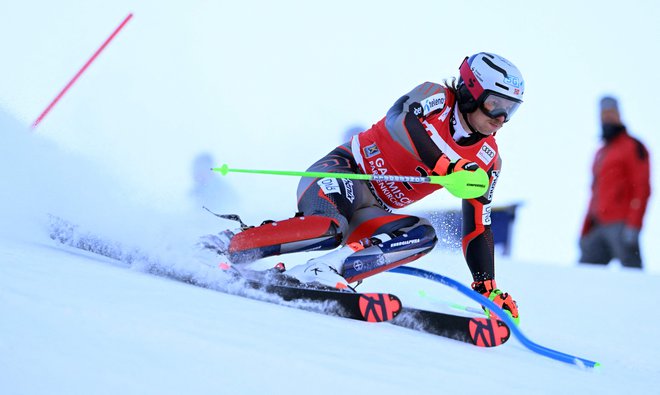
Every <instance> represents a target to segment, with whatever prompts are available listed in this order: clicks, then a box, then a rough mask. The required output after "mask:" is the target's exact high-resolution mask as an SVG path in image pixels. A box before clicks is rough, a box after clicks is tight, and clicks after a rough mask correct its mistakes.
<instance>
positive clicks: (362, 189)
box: [205, 52, 524, 320]
mask: <svg viewBox="0 0 660 395" xmlns="http://www.w3.org/2000/svg"><path fill="white" fill-rule="evenodd" d="M459 70H460V78H459V79H458V82H456V79H455V78H454V79H452V81H451V82H447V81H446V80H445V82H444V84H443V85H441V84H437V83H432V82H425V83H423V84H421V85H419V86H417V87H416V88H414V89H413V90H412V91H410V92H409V93H407V94H406V95H404V96H402V97H401V98H400V99H399V100H397V101H396V102H395V103H394V105H393V106H392V107H391V108H390V109H389V111H388V112H387V115H386V116H385V117H384V118H383V119H381V120H380V121H379V122H377V123H376V124H375V125H373V126H372V127H371V128H370V129H368V130H365V131H363V132H361V133H359V134H358V135H356V136H354V137H353V138H352V139H351V140H350V141H349V142H347V143H345V144H343V145H340V146H339V147H337V148H335V149H334V150H332V151H331V152H330V153H329V154H327V155H326V156H325V157H323V158H321V159H320V160H319V161H317V162H316V163H314V164H313V165H312V166H311V167H310V168H309V171H322V172H335V173H364V174H388V175H419V176H428V175H448V174H452V173H454V172H459V171H475V170H477V169H478V168H480V167H481V168H483V169H484V170H485V171H486V172H487V174H488V176H489V181H490V184H489V188H488V190H487V192H486V193H485V194H484V195H483V196H481V197H478V198H475V199H467V200H463V241H462V244H463V253H464V256H465V259H466V261H467V265H468V267H469V269H470V271H471V272H472V277H473V279H474V282H473V283H472V288H473V289H474V290H476V291H478V292H480V293H481V294H483V295H484V296H486V297H488V298H489V299H490V300H492V301H493V302H495V303H496V304H497V305H499V306H500V307H502V308H503V309H505V310H507V311H508V312H510V313H511V316H512V317H513V318H514V320H517V319H518V308H517V305H516V303H515V301H514V300H513V299H512V297H511V296H510V295H509V294H507V293H504V292H502V291H500V290H499V289H498V288H497V285H496V283H495V264H494V250H493V236H492V233H491V229H490V206H491V200H492V196H493V189H494V187H495V183H496V181H497V178H498V176H499V172H500V168H501V163H502V160H501V159H500V156H499V153H498V149H497V143H496V142H495V133H496V132H497V131H498V130H499V129H500V128H501V127H502V126H503V124H504V123H506V122H508V121H509V120H510V119H511V117H512V116H513V114H514V113H515V111H516V110H517V109H518V107H519V106H520V104H521V103H522V96H523V92H524V82H523V78H522V75H521V73H520V71H519V70H518V69H517V68H516V67H515V66H514V65H513V64H512V63H511V62H509V61H508V60H506V59H504V58H503V57H501V56H499V55H495V54H492V53H486V52H481V53H477V54H475V55H472V56H470V57H466V58H465V60H464V61H463V63H462V64H461V66H460V68H459ZM440 188H441V187H440V186H439V185H436V184H409V183H405V182H404V183H402V182H383V181H352V180H346V179H338V178H323V179H318V178H317V179H312V178H303V179H301V181H300V183H299V186H298V209H299V213H298V214H296V216H295V217H293V218H289V219H285V220H282V221H265V222H264V223H263V224H262V225H261V226H257V227H252V228H247V229H243V231H241V232H238V233H235V234H234V232H231V231H224V232H221V233H220V234H219V235H217V236H213V237H210V238H207V239H206V241H205V244H206V245H207V246H212V247H213V248H214V249H216V250H217V251H219V252H220V253H222V254H223V255H225V256H227V258H228V259H229V260H230V261H231V262H232V263H244V262H251V261H254V260H256V259H259V258H262V257H267V256H273V255H279V254H284V253H291V252H299V251H316V250H328V249H334V251H332V252H330V253H328V254H325V255H323V256H320V257H317V258H314V259H311V260H309V261H308V262H307V264H305V265H299V266H296V267H294V268H292V269H290V270H288V271H286V272H285V274H286V275H288V276H292V277H295V278H296V279H298V280H299V281H301V282H305V283H312V282H316V283H320V284H323V285H327V286H332V287H335V288H346V287H348V284H349V283H353V282H356V281H360V280H362V279H364V278H366V277H369V276H373V275H375V274H377V273H380V272H383V271H386V270H389V269H391V268H393V267H396V266H400V265H403V264H405V263H408V262H411V261H414V260H416V259H418V258H420V257H422V256H423V255H425V254H427V253H428V252H430V251H431V250H432V249H433V247H434V246H435V244H436V241H437V238H436V235H435V231H434V229H433V227H432V226H431V224H430V222H429V221H428V220H426V219H424V218H419V217H416V216H412V215H403V214H393V213H392V210H394V209H401V208H404V207H406V206H408V205H410V204H412V203H414V202H416V201H418V200H420V199H422V198H424V197H425V196H427V195H429V194H431V193H432V192H435V191H436V190H438V189H440ZM339 246H341V248H338V249H336V247H339Z"/></svg>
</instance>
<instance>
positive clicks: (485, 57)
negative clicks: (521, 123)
mask: <svg viewBox="0 0 660 395" xmlns="http://www.w3.org/2000/svg"><path fill="white" fill-rule="evenodd" d="M459 70H460V75H461V77H460V79H459V80H458V87H457V88H456V89H457V97H458V106H459V109H460V110H461V112H463V113H471V112H474V111H476V110H477V108H481V110H482V111H483V112H484V113H485V114H486V115H488V116H489V117H492V118H496V117H499V116H502V115H504V117H505V122H507V121H508V120H509V119H511V116H512V115H513V113H515V112H516V110H517V109H518V107H519V106H520V104H521V103H522V97H523V93H524V92H525V82H524V80H523V77H522V74H521V73H520V70H518V68H517V67H516V66H514V65H513V63H511V62H509V61H508V60H506V59H504V58H503V57H501V56H499V55H495V54H492V53H487V52H479V53H478V54H475V55H472V56H470V57H467V58H465V60H464V61H463V63H462V64H461V67H460V69H459Z"/></svg>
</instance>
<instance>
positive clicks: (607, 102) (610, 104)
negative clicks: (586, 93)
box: [600, 96, 619, 111]
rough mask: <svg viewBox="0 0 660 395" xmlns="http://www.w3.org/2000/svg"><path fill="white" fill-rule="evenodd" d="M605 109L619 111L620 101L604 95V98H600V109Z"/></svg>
mask: <svg viewBox="0 0 660 395" xmlns="http://www.w3.org/2000/svg"><path fill="white" fill-rule="evenodd" d="M604 110H617V111H619V103H618V102H617V101H616V99H615V98H613V97H612V96H604V97H603V98H602V99H600V111H604Z"/></svg>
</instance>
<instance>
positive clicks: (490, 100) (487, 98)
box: [479, 91, 522, 122]
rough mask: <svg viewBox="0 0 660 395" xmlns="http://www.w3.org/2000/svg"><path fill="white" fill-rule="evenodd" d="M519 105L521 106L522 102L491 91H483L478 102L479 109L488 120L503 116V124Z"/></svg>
mask: <svg viewBox="0 0 660 395" xmlns="http://www.w3.org/2000/svg"><path fill="white" fill-rule="evenodd" d="M520 104H522V100H516V99H512V98H510V97H507V96H504V95H502V94H499V93H497V92H493V91H485V92H484V93H483V95H482V97H481V100H480V101H479V108H481V111H483V112H484V114H486V115H487V116H488V117H490V118H497V117H501V116H502V115H504V122H508V121H509V119H511V116H513V114H514V113H515V112H516V110H517V109H518V107H520Z"/></svg>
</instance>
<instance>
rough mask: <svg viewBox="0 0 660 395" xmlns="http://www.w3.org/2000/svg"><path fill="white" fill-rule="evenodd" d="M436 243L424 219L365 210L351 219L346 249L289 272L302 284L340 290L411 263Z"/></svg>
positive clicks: (330, 253) (366, 208) (431, 230)
mask: <svg viewBox="0 0 660 395" xmlns="http://www.w3.org/2000/svg"><path fill="white" fill-rule="evenodd" d="M436 242H437V237H436V235H435V230H434V229H433V227H432V226H431V224H430V223H429V222H428V221H427V220H425V219H422V218H419V217H415V216H411V215H396V214H391V213H389V212H388V211H386V210H384V209H382V208H380V207H374V206H371V207H364V208H361V209H359V210H357V211H356V212H355V213H354V215H353V216H352V221H351V226H350V231H349V234H348V237H347V238H346V245H345V246H343V247H341V248H340V249H338V250H335V251H332V252H329V253H327V254H325V255H323V256H320V257H318V258H314V259H311V260H310V261H309V262H307V264H306V265H301V266H297V267H295V268H293V269H292V270H290V271H289V272H288V273H289V274H290V275H293V276H295V277H297V278H298V279H300V280H301V281H306V282H319V283H322V284H325V285H330V286H335V287H343V286H346V285H347V283H352V282H355V281H360V280H362V279H364V278H367V277H370V276H373V275H374V274H378V273H381V272H383V271H386V270H389V269H392V268H394V267H397V266H400V265H403V264H405V263H408V262H411V261H414V260H416V259H418V258H420V257H421V256H423V255H425V254H427V253H428V252H429V251H431V250H432V249H433V247H434V246H435V243H436ZM339 275H341V277H343V279H344V280H345V281H342V279H341V277H340V276H339Z"/></svg>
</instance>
